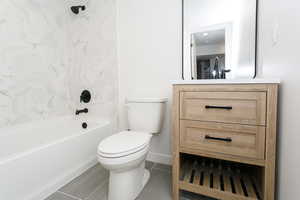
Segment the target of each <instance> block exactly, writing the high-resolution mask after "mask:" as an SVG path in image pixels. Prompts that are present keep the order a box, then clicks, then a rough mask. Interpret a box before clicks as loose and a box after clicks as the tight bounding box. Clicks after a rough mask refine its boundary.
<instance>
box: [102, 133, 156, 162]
mask: <svg viewBox="0 0 300 200" xmlns="http://www.w3.org/2000/svg"><path fill="white" fill-rule="evenodd" d="M151 137H152V135H151V134H149V133H144V132H134V131H122V132H120V133H117V134H115V135H112V136H110V137H108V138H106V139H104V140H103V141H102V142H101V143H100V144H99V146H98V155H99V156H101V157H105V158H120V157H124V156H128V155H131V154H134V153H136V152H139V151H141V150H143V149H145V148H146V147H148V146H149V143H150V139H151Z"/></svg>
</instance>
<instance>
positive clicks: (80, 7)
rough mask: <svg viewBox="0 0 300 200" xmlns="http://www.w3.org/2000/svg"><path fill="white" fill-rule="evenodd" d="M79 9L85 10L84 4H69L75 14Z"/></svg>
mask: <svg viewBox="0 0 300 200" xmlns="http://www.w3.org/2000/svg"><path fill="white" fill-rule="evenodd" d="M80 9H81V10H82V11H84V10H85V6H71V10H72V12H73V13H74V14H76V15H77V14H78V13H79V11H80Z"/></svg>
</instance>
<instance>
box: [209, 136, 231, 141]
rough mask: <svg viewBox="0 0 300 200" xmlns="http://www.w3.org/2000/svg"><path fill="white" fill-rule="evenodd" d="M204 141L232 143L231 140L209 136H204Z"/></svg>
mask: <svg viewBox="0 0 300 200" xmlns="http://www.w3.org/2000/svg"><path fill="white" fill-rule="evenodd" d="M205 139H207V140H218V141H224V142H232V139H231V138H218V137H211V136H209V135H206V136H205Z"/></svg>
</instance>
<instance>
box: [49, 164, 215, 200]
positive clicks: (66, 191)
mask: <svg viewBox="0 0 300 200" xmlns="http://www.w3.org/2000/svg"><path fill="white" fill-rule="evenodd" d="M146 168H147V169H149V170H150V172H151V178H150V180H149V182H148V183H147V185H146V187H145V188H144V190H143V191H142V193H141V194H140V196H139V197H138V198H137V200H172V197H171V166H168V165H162V164H155V163H151V162H146ZM108 176H109V173H108V171H107V170H105V169H104V168H103V167H102V166H101V165H99V164H98V165H95V166H94V167H92V168H90V169H89V170H87V171H86V172H84V173H83V174H82V175H80V176H79V177H77V178H75V179H74V180H73V181H71V182H70V183H68V184H67V185H65V186H64V187H62V188H61V189H59V190H58V191H57V192H56V193H54V194H52V195H51V196H50V197H48V198H47V199H45V200H107V190H108ZM181 199H182V200H209V198H206V197H201V196H198V195H194V194H191V193H184V194H182V197H181ZM210 200H211V199H210Z"/></svg>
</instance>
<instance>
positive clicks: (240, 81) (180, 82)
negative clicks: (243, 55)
mask: <svg viewBox="0 0 300 200" xmlns="http://www.w3.org/2000/svg"><path fill="white" fill-rule="evenodd" d="M268 83H270V84H271V83H273V84H279V83H280V79H276V78H274V79H273V78H266V79H263V78H255V79H205V80H173V81H172V84H173V85H198V84H199V85H215V84H268Z"/></svg>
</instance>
